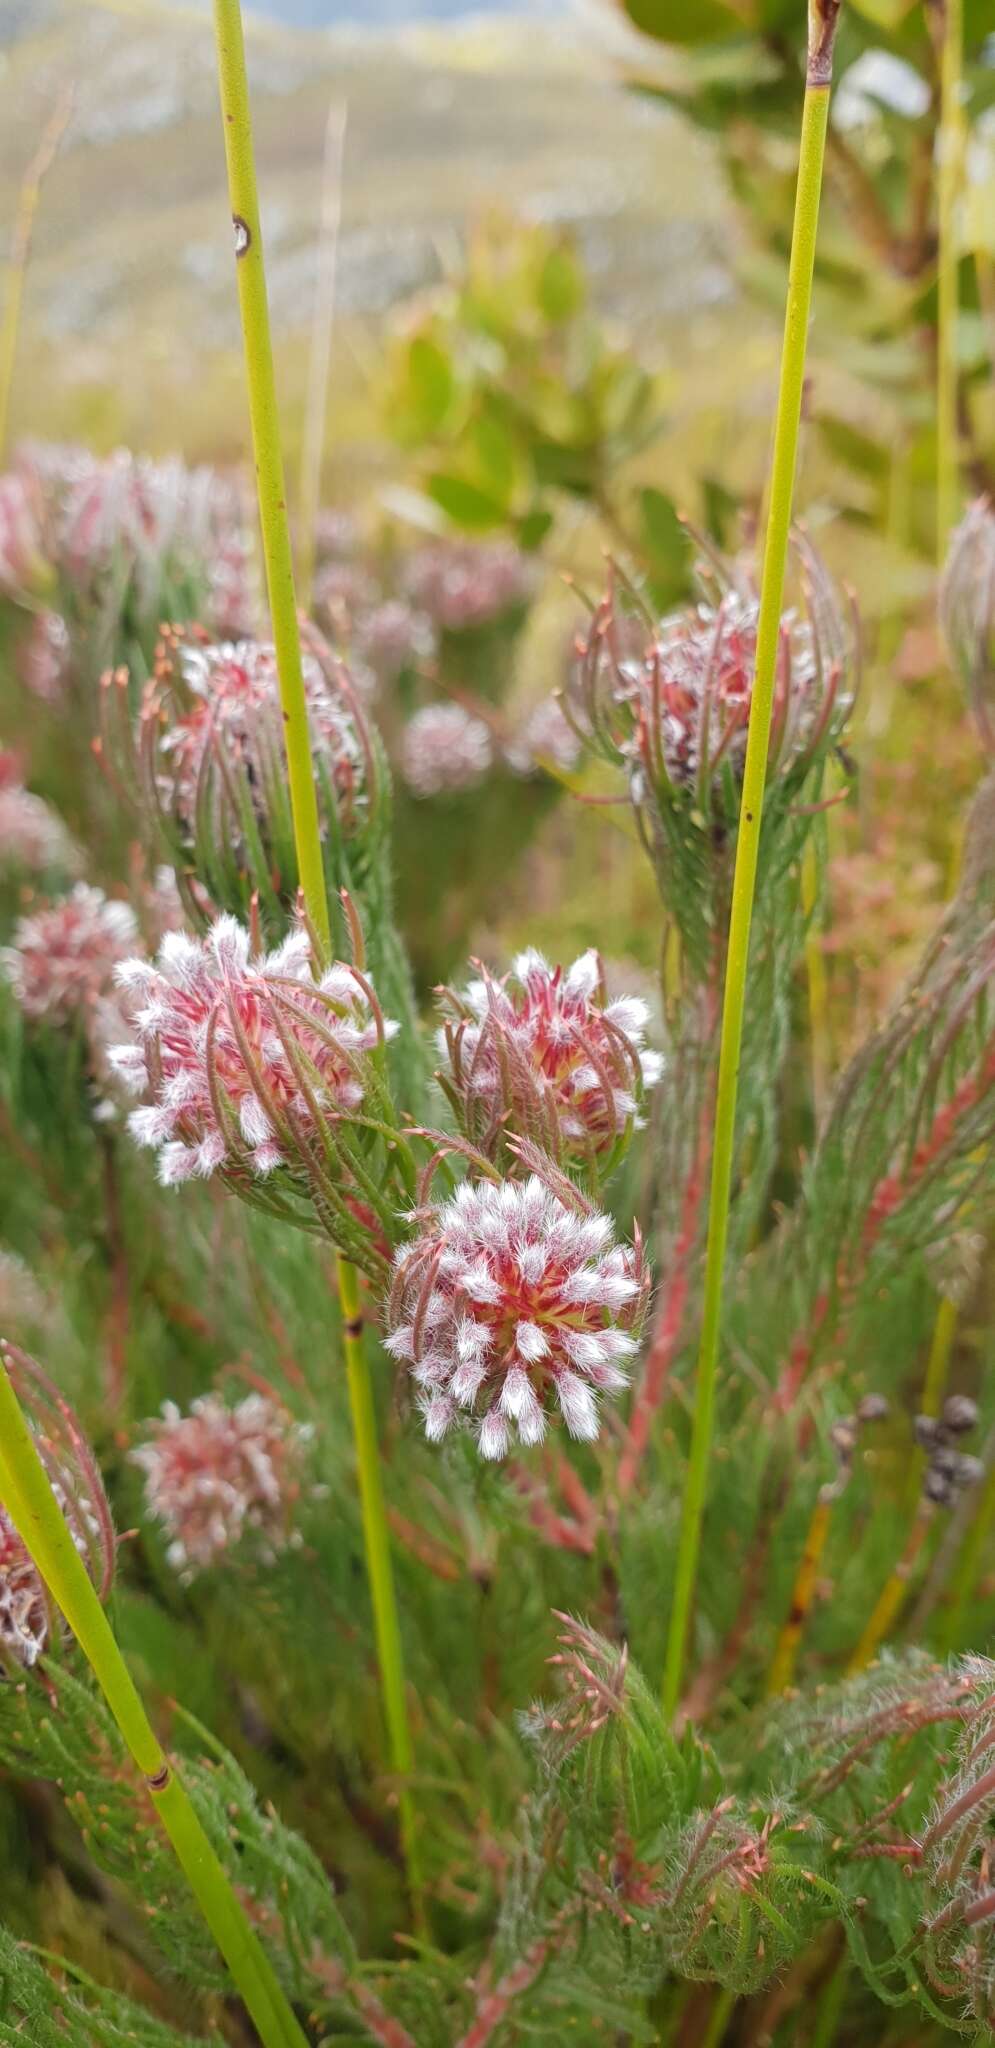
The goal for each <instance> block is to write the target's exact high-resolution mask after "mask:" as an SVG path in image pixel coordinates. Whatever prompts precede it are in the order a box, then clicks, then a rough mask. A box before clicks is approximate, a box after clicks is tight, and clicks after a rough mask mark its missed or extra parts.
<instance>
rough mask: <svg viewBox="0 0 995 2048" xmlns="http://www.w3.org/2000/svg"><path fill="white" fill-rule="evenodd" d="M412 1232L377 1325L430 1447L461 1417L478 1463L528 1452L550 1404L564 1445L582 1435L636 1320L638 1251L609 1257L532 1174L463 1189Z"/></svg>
mask: <svg viewBox="0 0 995 2048" xmlns="http://www.w3.org/2000/svg"><path fill="white" fill-rule="evenodd" d="M572 1192H573V1191H571V1194H572ZM414 1220H415V1222H416V1225H417V1228H416V1234H415V1236H414V1237H413V1238H412V1240H411V1242H410V1243H408V1244H406V1245H403V1246H402V1247H401V1249H400V1251H399V1252H398V1253H397V1255H396V1259H395V1263H394V1279H393V1284H392V1287H391V1289H390V1293H389V1295H388V1298H387V1303H386V1308H385V1316H384V1320H385V1326H386V1332H387V1335H386V1347H387V1350H388V1351H389V1352H390V1353H391V1355H392V1357H394V1358H397V1359H400V1360H402V1361H403V1362H404V1364H406V1365H407V1366H408V1368H409V1370H410V1372H411V1375H412V1378H413V1380H414V1382H415V1385H416V1387H417V1389H418V1395H419V1402H420V1406H421V1410H422V1414H423V1416H424V1420H425V1430H426V1434H427V1435H428V1437H429V1438H430V1440H431V1441H432V1442H433V1443H437V1442H439V1441H440V1439H441V1438H443V1437H444V1436H446V1435H447V1434H448V1432H449V1430H450V1429H452V1427H453V1426H454V1424H456V1423H458V1422H460V1421H461V1420H463V1421H467V1420H469V1419H470V1418H471V1417H472V1418H473V1420H474V1426H475V1429H476V1435H477V1443H478V1447H479V1449H480V1453H481V1456H482V1457H484V1458H503V1457H504V1455H505V1453H506V1452H507V1450H508V1449H509V1446H510V1445H511V1443H512V1441H513V1439H514V1438H515V1437H516V1436H517V1438H518V1439H519V1441H520V1442H521V1443H523V1444H526V1445H532V1444H537V1443H540V1442H541V1441H542V1438H543V1436H544V1435H545V1432H546V1427H547V1422H548V1418H549V1412H550V1405H551V1403H553V1402H554V1401H555V1403H556V1405H557V1407H558V1409H559V1413H560V1415H561V1416H562V1418H563V1421H564V1423H565V1424H566V1427H567V1429H568V1431H569V1433H570V1435H571V1436H573V1437H578V1438H581V1439H584V1440H590V1439H592V1438H594V1437H596V1436H597V1434H598V1427H599V1419H598V1395H599V1394H614V1393H617V1392H618V1391H619V1390H620V1389H621V1388H622V1387H624V1386H625V1385H626V1382H627V1377H628V1373H627V1368H628V1364H629V1360H630V1359H631V1357H632V1356H633V1353H634V1352H635V1350H636V1348H637V1338H638V1333H639V1330H640V1328H641V1325H642V1320H643V1317H644V1314H645V1310H646V1303H647V1298H648V1292H649V1276H648V1274H647V1271H646V1268H645V1264H644V1261H643V1256H642V1249H641V1246H640V1245H639V1243H638V1242H637V1244H636V1246H635V1248H631V1247H629V1246H625V1245H616V1244H615V1243H614V1242H613V1232H612V1225H611V1222H610V1220H609V1218H608V1217H607V1216H603V1215H600V1214H599V1213H598V1212H597V1211H596V1210H593V1209H591V1208H590V1207H589V1206H588V1205H587V1204H586V1203H582V1201H581V1199H580V1197H578V1198H577V1201H576V1203H575V1202H574V1201H573V1200H564V1199H562V1198H561V1196H560V1195H559V1194H558V1193H557V1192H555V1191H554V1188H553V1186H552V1185H547V1184H546V1182H545V1181H544V1180H543V1179H540V1178H539V1176H538V1175H532V1176H531V1177H530V1178H529V1179H527V1180H506V1181H502V1182H499V1183H495V1182H493V1181H464V1182H463V1183H462V1185H461V1186H460V1187H459V1188H458V1189H457V1191H456V1193H455V1195H454V1196H453V1197H452V1200H451V1201H447V1202H443V1203H438V1204H435V1205H433V1206H432V1207H430V1208H427V1209H424V1210H420V1211H418V1212H417V1213H416V1217H415V1219H414Z"/></svg>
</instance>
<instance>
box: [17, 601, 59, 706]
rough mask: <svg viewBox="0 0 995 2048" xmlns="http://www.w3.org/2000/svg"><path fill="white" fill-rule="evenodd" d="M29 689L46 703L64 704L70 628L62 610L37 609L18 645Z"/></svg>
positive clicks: (21, 670)
mask: <svg viewBox="0 0 995 2048" xmlns="http://www.w3.org/2000/svg"><path fill="white" fill-rule="evenodd" d="M17 664H18V669H19V672H20V676H21V681H22V682H23V684H24V686H25V688H26V689H28V690H30V691H31V694H32V696H33V697H37V698H38V700H39V702H40V703H42V704H61V703H62V702H63V701H64V699H65V695H66V688H67V684H68V680H69V629H68V627H67V625H66V622H65V619H64V618H63V617H62V614H61V612H52V611H40V612H34V613H33V615H32V617H31V621H30V624H29V625H28V628H27V631H26V632H25V634H24V635H23V638H22V639H21V641H20V644H19V646H18V649H17Z"/></svg>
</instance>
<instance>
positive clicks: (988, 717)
mask: <svg viewBox="0 0 995 2048" xmlns="http://www.w3.org/2000/svg"><path fill="white" fill-rule="evenodd" d="M940 624H941V625H942V627H943V634H944V638H945V640H946V643H947V646H948V647H949V649H950V652H951V654H952V655H953V658H954V660H955V661H956V663H957V666H958V668H959V669H960V671H961V673H962V675H963V677H964V681H965V683H966V685H967V689H968V694H969V696H970V700H971V709H972V711H973V712H974V716H975V719H976V721H977V725H978V730H979V732H980V734H981V738H982V740H983V741H984V744H985V746H986V747H988V748H995V510H993V508H992V503H991V500H990V499H989V498H978V499H977V500H976V501H975V503H974V504H973V505H972V506H971V508H970V510H969V512H967V514H966V515H965V517H964V518H963V519H962V520H961V523H960V525H959V526H958V527H957V530H956V532H955V533H954V534H953V536H952V539H951V542H950V552H949V554H948V556H947V563H946V567H945V569H944V571H943V578H942V581H941V583H940Z"/></svg>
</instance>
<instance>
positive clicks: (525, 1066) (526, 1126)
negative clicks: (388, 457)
mask: <svg viewBox="0 0 995 2048" xmlns="http://www.w3.org/2000/svg"><path fill="white" fill-rule="evenodd" d="M441 1007H442V1010H443V1013H444V1015H445V1018H446V1022H445V1023H444V1025H443V1027H442V1029H441V1030H440V1032H439V1035H438V1043H439V1050H440V1052H441V1053H442V1054H443V1055H444V1057H445V1060H446V1066H445V1069H444V1070H443V1071H442V1072H441V1073H440V1075H439V1080H440V1083H441V1085H442V1087H443V1088H444V1089H445V1092H446V1094H447V1096H448V1097H449V1099H450V1101H451V1102H452V1104H453V1107H454V1109H455V1111H456V1115H457V1117H458V1119H459V1124H460V1129H461V1130H462V1131H463V1133H464V1135H465V1136H466V1137H467V1138H469V1139H470V1142H471V1143H472V1144H473V1145H474V1146H475V1147H476V1148H477V1150H478V1151H480V1152H483V1153H484V1154H485V1155H486V1157H487V1158H489V1159H495V1160H498V1161H501V1162H502V1163H504V1164H507V1163H508V1149H507V1140H508V1138H509V1137H511V1138H516V1137H518V1138H521V1137H525V1138H531V1139H534V1140H535V1142H536V1143H537V1144H539V1145H541V1146H542V1148H543V1150H544V1151H545V1152H546V1153H547V1154H548V1155H549V1157H550V1158H551V1159H553V1160H554V1161H555V1162H556V1164H557V1165H559V1166H568V1167H575V1168H586V1169H587V1171H588V1173H589V1175H590V1177H591V1178H592V1179H593V1180H594V1181H595V1182H597V1181H598V1180H599V1179H605V1178H607V1176H608V1174H609V1173H610V1172H611V1170H612V1169H613V1167H614V1166H615V1165H616V1164H617V1163H618V1159H619V1157H620V1155H621V1153H622V1152H623V1151H624V1149H625V1146H626V1144H627V1142H628V1140H629V1138H630V1137H631V1135H632V1132H633V1131H634V1130H635V1129H638V1127H639V1125H640V1123H641V1121H642V1119H641V1116H640V1108H641V1104H642V1100H643V1096H644V1093H645V1091H646V1089H647V1088H651V1087H653V1086H654V1085H655V1083H656V1082H657V1081H658V1080H659V1078H660V1073H661V1069H662V1060H661V1058H660V1055H659V1054H658V1053H654V1052H650V1051H647V1050H646V1048H645V1046H644V1044H643V1036H644V1032H645V1027H646V1021H647V1016H648V1010H647V1006H646V1004H645V1003H644V1002H642V1001H641V1000H640V999H639V998H638V997H633V996H625V997H622V998H620V999H619V1000H618V1001H615V1002H610V1001H609V1000H608V995H607V992H606V989H605V984H604V975H603V971H602V966H601V961H600V958H599V956H598V954H597V953H594V952H590V953H584V954H582V955H581V957H580V959H579V960H575V961H574V963H573V966H572V967H570V968H568V969H566V970H564V969H563V968H562V967H555V968H553V967H550V966H548V964H547V962H546V961H545V960H544V959H543V958H542V955H541V954H540V953H536V952H526V953H520V954H519V956H518V958H517V960H516V961H515V962H514V965H513V967H512V969H511V972H510V974H506V975H504V976H502V978H501V979H500V980H495V979H494V978H493V977H492V976H491V975H489V974H488V973H487V971H486V969H482V970H481V975H480V979H479V980H477V981H472V982H471V983H470V984H469V986H468V987H467V988H466V989H464V990H462V991H461V992H459V993H457V992H456V991H455V990H453V989H443V990H442V991H441Z"/></svg>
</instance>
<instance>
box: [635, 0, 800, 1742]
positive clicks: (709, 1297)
mask: <svg viewBox="0 0 995 2048" xmlns="http://www.w3.org/2000/svg"><path fill="white" fill-rule="evenodd" d="M838 12H839V6H838V0H812V4H811V5H810V9H809V65H808V80H807V84H806V90H805V104H804V111H803V114H802V129H801V144H800V149H799V158H798V184H797V190H796V196H795V218H794V229H793V233H792V241H791V261H790V267H789V274H788V298H787V308H786V312H785V323H784V345H783V350H782V356H781V382H780V390H779V394H778V404H777V419H776V423H775V428H774V449H773V458H772V463H771V482H770V495H769V512H768V518H767V529H766V539H765V545H764V560H763V573H762V577H761V585H760V615H759V620H758V625H757V655H756V674H755V677H754V684H753V698H752V703H751V706H750V724H749V734H748V739H747V748H746V765H745V770H744V775H743V795H742V800H741V804H740V813H739V834H738V838H737V843H736V866H735V872H734V877H733V891H732V913H731V917H730V923H729V942H728V952H727V956H726V978H725V993H724V999H723V1010H722V1038H721V1046H720V1051H719V1074H718V1086H717V1091H716V1101H715V1132H714V1142H713V1150H712V1181H711V1197H710V1206H709V1217H708V1245H707V1252H706V1261H705V1292H704V1303H703V1312H702V1331H701V1348H700V1351H699V1356H698V1371H697V1382H696V1387H695V1403H694V1419H693V1423H692V1429H691V1449H690V1457H689V1464H688V1474H687V1481H686V1485H685V1489H684V1500H683V1504H682V1511H681V1528H680V1537H679V1542H678V1551H677V1564H676V1569H675V1577H674V1594H673V1603H672V1606H671V1612H670V1626H669V1634H668V1640H667V1657H666V1666H665V1671H664V1682H663V1702H664V1708H665V1710H666V1712H667V1713H668V1714H671V1715H672V1714H673V1713H674V1711H675V1710H676V1707H677V1704H678V1701H679V1699H680V1694H681V1679H682V1675H683V1670H684V1653H685V1645H686V1641H687V1633H688V1626H689V1621H690V1615H691V1604H692V1600H693V1596H694V1584H695V1578H696V1575H697V1568H698V1553H699V1550H700V1546H701V1526H702V1518H703V1514H704V1508H705V1496H706V1492H707V1487H708V1470H709V1463H710V1459H711V1449H712V1434H713V1429H714V1419H715V1382H716V1375H717V1367H718V1357H719V1344H720V1339H721V1334H722V1300H723V1282H724V1277H725V1257H726V1243H727V1239H728V1232H729V1202H730V1196H731V1192H732V1175H733V1161H734V1152H735V1135H736V1103H737V1096H738V1091H739V1061H740V1050H741V1046H742V1039H743V1014H744V1008H745V1001H746V983H747V973H748V967H749V951H750V927H751V923H752V919H753V900H754V895H755V892H756V880H757V861H758V855H759V849H760V828H761V824H762V821H763V804H764V786H765V783H766V779H767V756H768V749H769V745H770V728H771V717H772V711H773V702H774V681H775V665H776V661H777V651H778V643H779V636H780V625H781V605H782V600H783V595H784V573H785V565H786V561H787V552H788V537H789V533H790V530H791V505H792V498H793V495H794V479H795V465H796V459H797V453H798V429H799V423H800V420H801V408H802V394H803V389H804V381H805V353H806V344H807V340H808V323H809V313H810V309H811V303H812V275H813V270H814V265H815V243H816V234H817V230H818V221H819V196H820V192H821V188H822V167H823V160H824V157H825V146H826V126H827V122H828V116H829V90H830V82H831V77H832V49H833V40H834V36H835V28H836V21H837V17H838Z"/></svg>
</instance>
